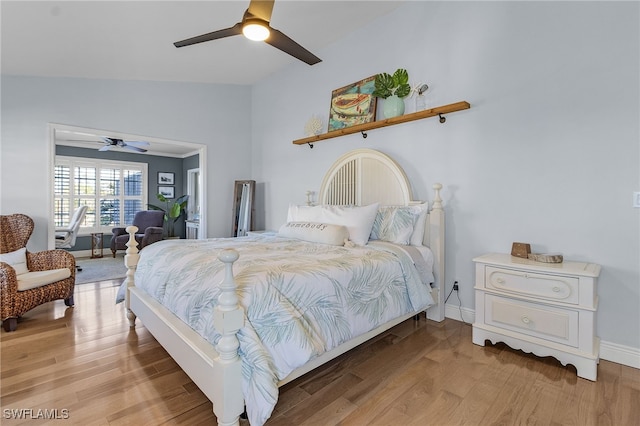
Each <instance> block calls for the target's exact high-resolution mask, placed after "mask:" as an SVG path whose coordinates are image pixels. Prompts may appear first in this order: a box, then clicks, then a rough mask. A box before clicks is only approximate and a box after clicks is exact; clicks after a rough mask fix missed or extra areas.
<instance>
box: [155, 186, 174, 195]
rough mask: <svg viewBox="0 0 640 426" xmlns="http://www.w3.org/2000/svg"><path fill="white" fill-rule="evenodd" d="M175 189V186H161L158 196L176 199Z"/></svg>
mask: <svg viewBox="0 0 640 426" xmlns="http://www.w3.org/2000/svg"><path fill="white" fill-rule="evenodd" d="M174 189H175V187H173V186H159V187H158V194H162V195H164V197H165V198H175V192H174Z"/></svg>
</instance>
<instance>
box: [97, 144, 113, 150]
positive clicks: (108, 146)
mask: <svg viewBox="0 0 640 426" xmlns="http://www.w3.org/2000/svg"><path fill="white" fill-rule="evenodd" d="M110 149H111V145H105V146H103V147H102V148H100V149H99V150H98V151H109V150H110Z"/></svg>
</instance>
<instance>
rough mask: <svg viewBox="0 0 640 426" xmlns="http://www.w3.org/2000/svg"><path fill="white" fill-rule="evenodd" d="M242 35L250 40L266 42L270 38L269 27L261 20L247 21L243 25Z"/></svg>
mask: <svg viewBox="0 0 640 426" xmlns="http://www.w3.org/2000/svg"><path fill="white" fill-rule="evenodd" d="M242 34H244V36H245V37H246V38H248V39H249V40H253V41H264V40H266V39H267V38H268V37H269V34H270V31H269V26H268V25H267V24H266V23H265V22H264V21H262V20H260V19H247V20H246V21H245V22H244V24H243V25H242Z"/></svg>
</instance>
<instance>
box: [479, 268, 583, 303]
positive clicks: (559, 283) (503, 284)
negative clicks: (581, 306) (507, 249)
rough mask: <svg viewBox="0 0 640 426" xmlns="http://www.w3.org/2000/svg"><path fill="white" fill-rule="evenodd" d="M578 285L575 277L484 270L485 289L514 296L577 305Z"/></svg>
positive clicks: (506, 270)
mask: <svg viewBox="0 0 640 426" xmlns="http://www.w3.org/2000/svg"><path fill="white" fill-rule="evenodd" d="M578 284H579V280H578V278H577V277H565V276H558V275H548V274H536V273H531V272H525V271H516V270H511V269H503V268H495V267H492V266H487V267H486V268H485V288H488V289H493V290H497V291H503V292H508V293H512V294H514V295H523V296H526V297H535V298H539V299H544V300H553V301H557V302H563V303H571V304H578V301H579V297H578V296H579V294H578V288H579V286H578Z"/></svg>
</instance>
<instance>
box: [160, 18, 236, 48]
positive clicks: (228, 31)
mask: <svg viewBox="0 0 640 426" xmlns="http://www.w3.org/2000/svg"><path fill="white" fill-rule="evenodd" d="M239 34H242V23H241V22H238V23H237V24H235V25H234V26H233V27H230V28H225V29H224V30H218V31H214V32H211V33H207V34H202V35H199V36H195V37H191V38H188V39H185V40H182V41H176V42H175V43H173V45H174V46H175V47H184V46H191V45H192V44H197V43H202V42H205V41H211V40H217V39H219V38H225V37H231V36H235V35H239Z"/></svg>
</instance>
